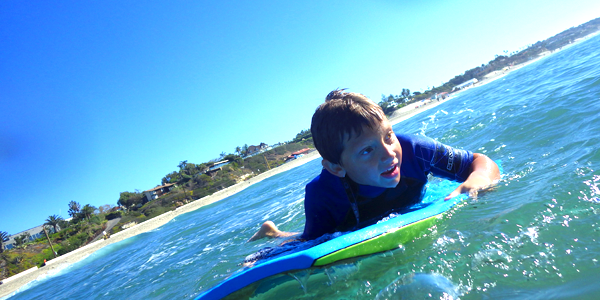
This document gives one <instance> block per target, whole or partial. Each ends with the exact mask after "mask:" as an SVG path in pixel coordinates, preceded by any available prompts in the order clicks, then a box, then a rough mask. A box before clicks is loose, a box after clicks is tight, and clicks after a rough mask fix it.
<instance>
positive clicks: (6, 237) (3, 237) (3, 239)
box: [0, 231, 10, 253]
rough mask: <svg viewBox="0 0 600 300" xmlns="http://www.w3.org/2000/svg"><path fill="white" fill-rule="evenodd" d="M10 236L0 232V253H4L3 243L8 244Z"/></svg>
mask: <svg viewBox="0 0 600 300" xmlns="http://www.w3.org/2000/svg"><path fill="white" fill-rule="evenodd" d="M9 238H10V235H9V234H8V232H6V231H0V253H2V252H4V243H5V242H8V240H9Z"/></svg>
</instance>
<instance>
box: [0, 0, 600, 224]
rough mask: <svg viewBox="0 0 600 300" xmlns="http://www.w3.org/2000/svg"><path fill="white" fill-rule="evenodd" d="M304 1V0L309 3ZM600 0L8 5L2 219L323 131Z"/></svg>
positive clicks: (62, 207) (3, 30)
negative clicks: (339, 91) (338, 116)
mask: <svg viewBox="0 0 600 300" xmlns="http://www.w3.org/2000/svg"><path fill="white" fill-rule="evenodd" d="M294 2H295V3H294ZM596 17H600V1H597V0H589V1H588V0H572V1H522V0H519V1H513V0H509V1H502V2H498V1H471V0H468V1H460V0H458V1H454V0H452V1H386V0H381V1H239V2H237V3H235V2H234V1H150V2H148V1H143V2H140V1H59V2H56V1H16V0H15V1H10V0H8V1H2V2H0V104H1V106H0V107H1V109H0V122H1V126H0V181H1V182H2V185H3V189H2V190H3V191H2V193H0V207H1V209H0V231H7V232H9V233H10V234H15V233H17V232H19V231H22V230H26V229H29V228H31V227H34V226H37V225H40V224H42V223H43V222H44V221H45V219H46V218H47V217H48V216H50V215H53V214H58V215H60V216H62V217H64V218H67V217H69V216H68V214H67V210H68V207H67V204H68V202H69V201H71V200H74V201H77V202H79V203H81V204H82V205H84V204H91V205H94V206H100V205H104V204H112V205H115V204H116V202H117V200H118V198H119V193H120V192H123V191H134V190H135V189H139V190H146V189H150V188H152V187H154V186H156V185H157V184H159V183H160V180H161V178H162V177H163V176H164V175H166V174H168V173H170V172H172V171H174V170H176V169H177V164H178V163H179V162H180V161H182V160H188V162H192V163H202V162H206V161H208V160H210V159H213V158H216V157H218V156H219V154H220V153H221V152H223V151H224V152H227V153H232V152H234V150H235V147H236V146H242V145H244V144H248V145H256V144H259V143H261V142H265V143H267V144H273V143H276V142H281V141H287V140H290V139H292V138H293V137H294V136H295V134H296V133H298V132H299V131H300V130H302V129H306V128H309V126H310V118H311V116H312V113H313V112H314V109H315V108H316V107H317V106H318V105H319V104H320V103H321V102H322V101H323V99H324V97H325V95H326V94H327V93H328V92H329V91H331V90H332V89H335V88H337V87H344V88H350V90H351V91H354V92H360V93H363V94H365V95H367V96H369V97H371V98H372V99H373V100H375V101H376V102H378V101H379V100H380V98H381V94H399V93H400V92H401V91H402V88H409V89H410V90H411V91H416V90H422V89H426V88H427V87H428V86H437V85H440V84H441V83H442V82H445V81H447V80H449V79H450V78H452V77H454V76H455V75H457V74H460V73H462V72H463V71H465V70H467V69H470V68H473V67H475V66H477V65H481V64H482V63H486V62H488V61H490V60H491V59H493V58H494V55H496V54H502V51H504V50H508V51H514V50H518V49H520V48H522V47H524V46H526V45H528V44H530V43H535V42H537V41H539V40H543V39H546V38H548V37H550V36H552V35H554V34H557V33H559V32H561V31H563V30H565V29H567V28H569V27H572V26H577V25H579V24H581V23H584V22H587V21H589V20H591V19H594V18H596Z"/></svg>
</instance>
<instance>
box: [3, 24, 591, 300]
mask: <svg viewBox="0 0 600 300" xmlns="http://www.w3.org/2000/svg"><path fill="white" fill-rule="evenodd" d="M595 34H597V33H595ZM595 34H592V35H589V36H586V37H585V38H582V39H581V40H585V39H587V38H589V37H591V36H593V35H595ZM578 42H580V41H576V42H574V43H573V44H572V45H574V44H576V43H578ZM572 45H569V47H570V46H572ZM564 48H565V47H563V48H561V49H559V50H557V51H555V52H553V53H551V54H554V53H556V52H559V51H561V50H562V49H564ZM551 54H550V55H551ZM547 56H549V55H545V56H540V57H539V58H536V59H533V60H530V61H527V62H525V63H522V64H519V65H515V66H513V67H511V68H510V69H509V70H507V71H494V75H491V76H488V77H487V78H486V79H483V80H481V81H480V82H478V83H476V84H475V85H473V87H471V88H476V87H479V86H482V85H485V84H487V83H490V82H492V81H494V80H496V79H499V78H502V77H504V76H506V75H507V74H508V73H510V72H512V71H514V70H517V69H520V68H522V67H524V66H526V65H528V64H531V63H534V62H536V61H538V60H539V59H542V58H545V57H547ZM490 74H492V73H490ZM469 89H470V88H469ZM460 92H461V91H457V92H454V93H452V94H450V98H447V99H445V100H440V101H437V100H433V101H429V102H424V103H412V104H409V105H407V106H405V107H402V108H400V109H397V110H396V111H394V113H392V115H391V116H390V117H389V121H390V123H391V124H392V125H394V124H397V123H399V122H402V121H404V120H407V119H409V118H411V117H413V116H415V115H417V114H420V113H421V112H424V111H426V110H430V109H432V108H434V107H436V106H438V105H439V104H442V103H444V102H447V101H448V100H451V99H453V98H454V97H456V95H457V94H459V93H460ZM320 157H321V156H320V155H319V153H318V152H317V151H313V152H311V153H309V154H307V155H305V156H303V157H300V158H297V159H295V160H293V161H291V162H288V163H286V164H284V165H281V166H279V167H277V168H274V169H271V170H269V171H267V172H264V173H261V174H259V175H257V176H255V177H252V178H250V179H248V180H246V181H242V182H240V183H238V184H235V185H233V186H230V187H228V188H226V189H223V190H220V191H218V192H216V193H214V194H212V195H210V196H206V197H204V198H201V199H198V200H196V201H194V202H191V203H188V204H186V205H184V206H181V207H179V208H177V209H176V210H173V211H169V212H166V213H164V214H162V215H159V216H157V217H154V218H152V219H149V220H146V221H144V222H142V223H140V224H137V225H135V226H133V227H131V228H128V229H125V230H122V231H120V232H118V233H115V234H113V235H111V237H110V238H109V239H106V240H99V241H96V242H93V243H90V244H88V245H86V246H84V247H81V248H79V249H76V250H74V251H71V252H69V253H66V254H64V255H62V256H59V257H57V258H55V259H52V260H50V261H48V262H47V264H46V266H44V267H41V268H39V269H37V270H31V271H25V272H22V273H19V274H17V275H14V276H12V277H9V278H6V279H5V280H4V281H3V284H0V298H4V297H6V296H8V295H10V294H12V293H14V292H16V291H18V290H19V289H21V288H22V287H24V286H25V285H27V284H28V283H30V282H32V281H34V280H36V279H37V278H40V277H42V276H45V275H47V274H50V275H52V274H55V273H56V272H59V271H60V270H62V269H64V268H65V267H66V266H68V265H71V264H73V263H76V262H78V261H81V260H82V259H84V258H86V257H88V256H89V255H91V254H92V253H94V252H95V251H97V250H99V249H101V248H103V247H105V246H107V245H110V244H112V243H116V242H120V241H122V240H125V239H127V238H130V237H133V236H136V235H138V234H140V233H144V232H148V231H150V230H153V229H156V228H158V227H160V226H162V225H164V224H166V223H167V222H169V221H171V220H172V219H173V218H175V217H177V216H179V215H181V214H184V213H188V212H191V211H194V210H197V209H199V208H201V207H203V206H205V205H208V204H211V203H214V202H217V201H219V200H222V199H224V198H227V197H229V196H231V195H234V194H236V193H238V192H240V191H242V190H244V189H246V188H247V187H249V186H251V185H253V184H255V183H257V182H260V181H262V180H264V179H267V178H269V177H271V176H274V175H277V174H279V173H282V172H285V171H288V170H290V169H293V168H295V167H298V166H301V165H303V164H305V163H308V162H310V161H312V160H314V159H317V158H320Z"/></svg>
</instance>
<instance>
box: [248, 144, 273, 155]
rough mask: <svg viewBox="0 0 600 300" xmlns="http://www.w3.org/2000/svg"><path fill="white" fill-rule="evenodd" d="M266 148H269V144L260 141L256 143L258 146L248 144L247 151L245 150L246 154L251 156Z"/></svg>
mask: <svg viewBox="0 0 600 300" xmlns="http://www.w3.org/2000/svg"><path fill="white" fill-rule="evenodd" d="M268 148H269V145H267V144H265V143H260V145H258V146H254V145H252V146H249V147H248V151H247V152H246V156H252V155H254V154H257V153H259V152H261V151H264V150H267V149H268Z"/></svg>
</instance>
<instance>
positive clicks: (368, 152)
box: [338, 119, 402, 188]
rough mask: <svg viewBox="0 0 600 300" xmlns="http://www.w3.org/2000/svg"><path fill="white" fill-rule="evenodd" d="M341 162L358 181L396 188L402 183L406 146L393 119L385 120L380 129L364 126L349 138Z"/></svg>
mask: <svg viewBox="0 0 600 300" xmlns="http://www.w3.org/2000/svg"><path fill="white" fill-rule="evenodd" d="M341 162H342V166H340V167H341V168H342V169H343V171H345V174H347V175H348V176H350V178H352V180H354V181H355V182H356V183H358V184H362V185H370V186H377V187H384V188H394V187H396V186H397V185H398V182H400V165H401V164H402V148H401V147H400V143H399V142H398V138H396V135H395V134H394V131H393V130H392V125H391V124H390V122H389V121H388V120H387V119H385V120H384V121H383V122H381V123H380V124H379V126H378V127H377V128H373V129H371V128H369V127H364V128H363V132H362V134H361V135H360V136H358V137H356V136H354V137H352V138H350V140H348V141H346V142H345V143H344V151H342V155H341ZM338 176H339V175H338Z"/></svg>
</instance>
